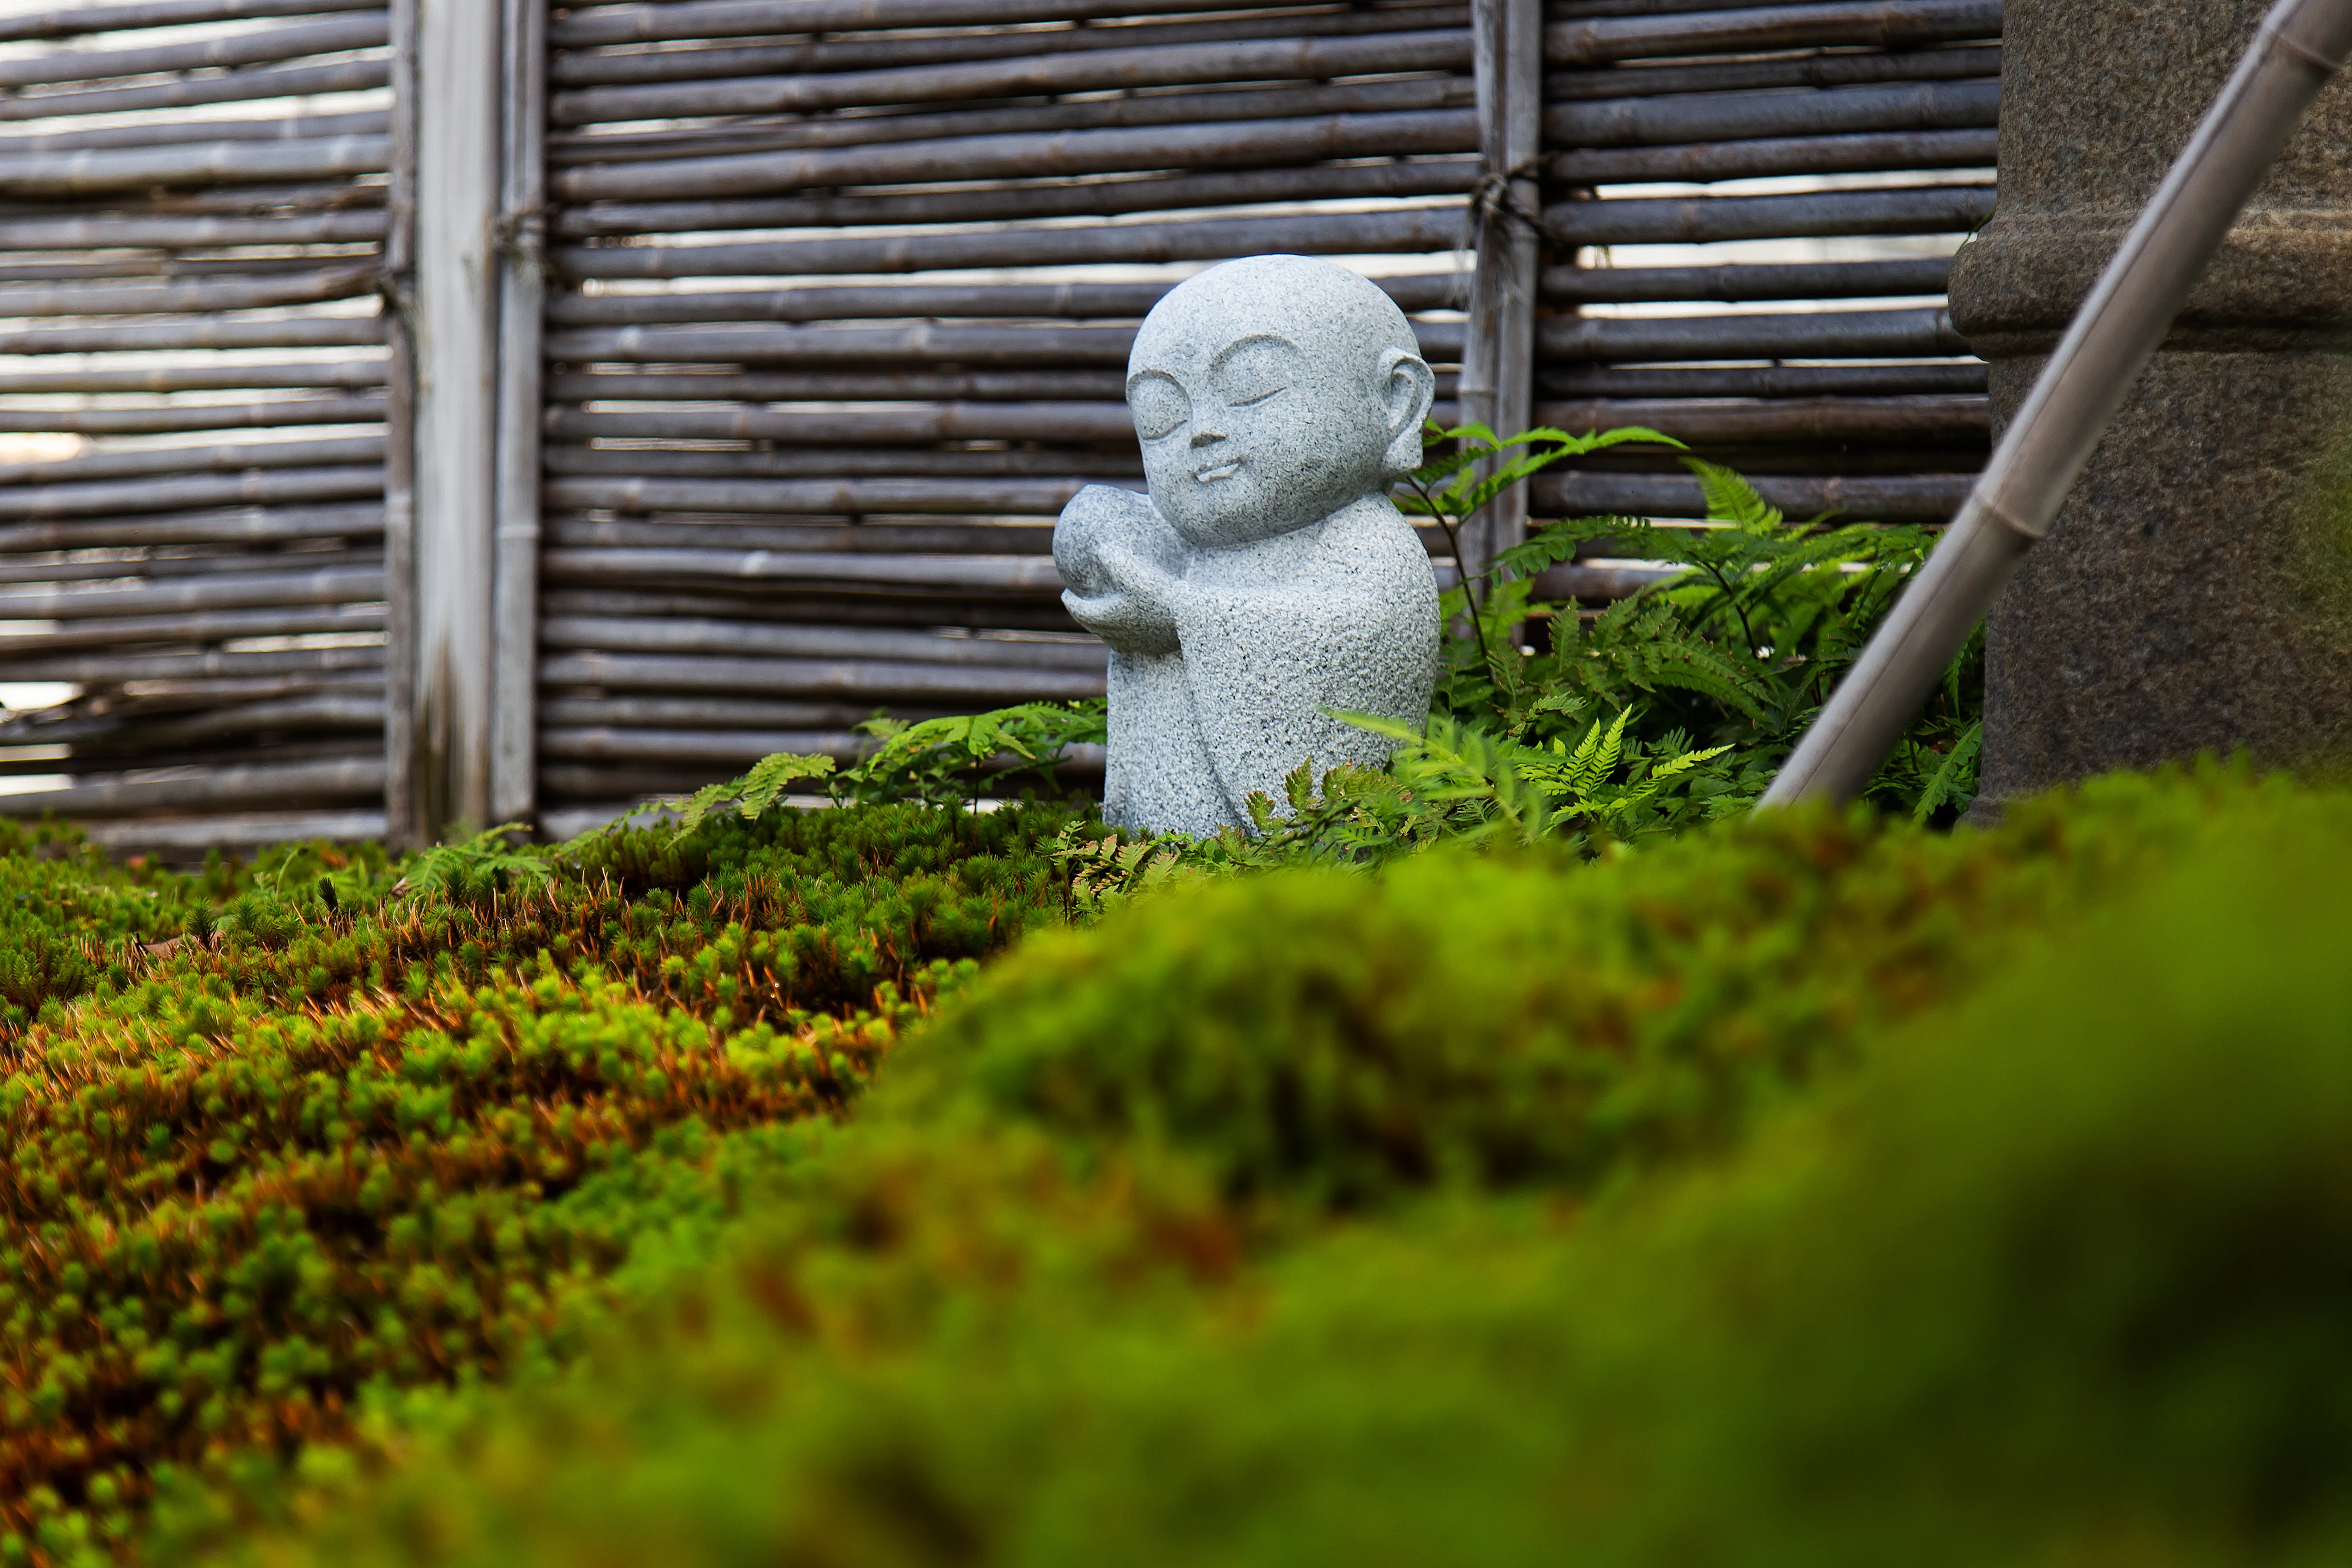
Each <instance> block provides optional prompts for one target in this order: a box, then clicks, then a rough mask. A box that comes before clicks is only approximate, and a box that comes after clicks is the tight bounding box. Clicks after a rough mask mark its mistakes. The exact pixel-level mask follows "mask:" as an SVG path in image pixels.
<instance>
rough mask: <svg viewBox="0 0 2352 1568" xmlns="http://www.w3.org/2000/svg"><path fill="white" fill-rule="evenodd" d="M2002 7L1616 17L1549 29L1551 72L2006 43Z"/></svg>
mask: <svg viewBox="0 0 2352 1568" xmlns="http://www.w3.org/2000/svg"><path fill="white" fill-rule="evenodd" d="M2000 6H2001V0H1831V3H1830V4H1826V5H1774V6H1767V7H1763V8H1760V9H1756V10H1721V11H1706V12H1700V13H1698V14H1696V15H1689V16H1612V17H1601V18H1594V19H1591V20H1587V21H1575V22H1556V23H1554V24H1552V25H1551V26H1548V27H1546V28H1545V29H1544V64H1546V65H1548V66H1554V67H1558V66H1575V67H1591V66H1608V65H1616V64H1619V63H1621V62H1622V61H1626V60H1643V59H1660V58H1674V57H1677V56H1687V55H1739V54H1760V53H1763V52H1765V51H1766V50H1770V49H1820V48H1853V47H1864V48H1878V49H1916V48H1923V47H1927V46H1929V45H1932V44H1948V43H1958V42H1961V41H1964V40H1969V39H1977V38H1997V37H2000Z"/></svg>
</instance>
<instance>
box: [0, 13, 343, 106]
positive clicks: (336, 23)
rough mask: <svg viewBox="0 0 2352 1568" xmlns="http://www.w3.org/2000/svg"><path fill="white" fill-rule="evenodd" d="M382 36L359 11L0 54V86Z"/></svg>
mask: <svg viewBox="0 0 2352 1568" xmlns="http://www.w3.org/2000/svg"><path fill="white" fill-rule="evenodd" d="M387 38H388V33H387V30H386V23H385V20H384V15H383V12H381V11H369V12H362V13H361V14H360V15H358V16H345V17H339V18H337V19H335V20H333V21H326V22H289V23H287V24H286V25H284V26H276V27H256V28H254V29H252V30H251V31H248V32H235V33H215V34H213V35H211V36H210V37H201V38H191V39H188V40H185V41H184V42H177V43H169V44H140V45H135V46H133V47H130V48H124V49H61V50H58V51H56V52H54V53H49V54H38V55H20V56H18V57H16V58H13V59H0V89H9V90H15V89H22V88H27V87H43V86H49V85H52V84H56V83H60V82H75V83H79V82H91V81H101V80H104V79H107V78H110V77H127V76H160V75H162V74H163V73H164V72H166V71H188V70H215V69H218V68H222V67H225V66H251V65H261V64H265V63H270V62H275V61H278V60H290V59H299V58H302V57H304V56H306V55H336V54H343V53H346V52H347V51H350V50H352V49H372V48H378V47H382V46H383V44H384V43H385V42H386V41H387Z"/></svg>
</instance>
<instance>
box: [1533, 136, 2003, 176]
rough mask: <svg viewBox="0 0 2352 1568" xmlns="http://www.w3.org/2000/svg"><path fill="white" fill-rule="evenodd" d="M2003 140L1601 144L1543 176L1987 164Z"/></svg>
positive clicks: (1563, 159) (1557, 162)
mask: <svg viewBox="0 0 2352 1568" xmlns="http://www.w3.org/2000/svg"><path fill="white" fill-rule="evenodd" d="M1998 139H1999V132H1995V131H1993V130H1992V129H1990V127H1988V128H1987V129H1985V130H1982V131H1916V132H1909V131H1905V132H1884V133H1880V134H1874V135H1863V136H1787V137H1771V138H1767V139H1764V140H1759V141H1755V142H1699V143H1696V144H1695V145H1685V146H1681V147H1596V148H1591V149H1589V150H1587V151H1583V152H1577V153H1558V154H1556V155H1554V156H1552V157H1551V158H1549V159H1547V160H1545V163H1544V176H1545V178H1547V179H1549V180H1552V181H1555V182H1557V183H1559V184H1565V185H1609V184H1639V183H1642V182H1644V181H1668V180H1672V181H1690V182H1694V183H1703V182H1706V181H1710V180H1752V179H1760V178H1764V177H1767V176H1775V175H1795V174H1856V173H1863V172H1874V171H1880V170H1889V171H1893V170H1903V171H1908V170H1915V169H1990V168H1991V167H1992V166H1993V158H1994V153H1995V151H1996V149H1997V145H1998Z"/></svg>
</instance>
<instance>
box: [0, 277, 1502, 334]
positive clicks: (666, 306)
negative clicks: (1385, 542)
mask: <svg viewBox="0 0 2352 1568" xmlns="http://www.w3.org/2000/svg"><path fill="white" fill-rule="evenodd" d="M1371 281H1372V282H1373V283H1374V284H1375V285H1376V286H1378V287H1379V289H1381V292H1382V293H1384V294H1386V295H1387V296H1388V297H1389V298H1390V299H1391V300H1395V301H1396V302H1397V305H1398V307H1399V308H1400V309H1402V310H1408V311H1411V310H1444V309H1447V308H1449V307H1457V306H1459V305H1460V304H1461V302H1462V292H1461V290H1462V280H1461V279H1460V278H1458V277H1457V276H1455V275H1454V273H1451V272H1437V273H1424V274H1419V275H1412V276H1405V277H1396V278H1376V279H1372V280H1371ZM1175 286H1176V285H1175V283H1174V282H1173V281H1169V282H1150V283H911V284H903V285H901V284H884V285H880V286H860V285H856V284H834V285H830V286H826V287H820V288H814V289H760V290H757V291H748V290H739V289H724V290H721V289H695V290H692V291H688V292H677V293H667V294H566V295H563V296H561V297H560V298H558V299H556V300H552V301H551V302H550V305H549V309H548V312H547V319H548V321H549V322H550V324H551V325H556V326H644V325H650V324H654V323H658V322H665V321H693V322H698V323H700V322H710V321H881V320H887V319H890V318H893V317H900V316H924V317H929V318H933V319H936V318H939V317H943V316H966V317H988V316H1049V317H1050V316H1076V317H1088V318H1118V319H1125V320H1130V321H1132V320H1139V319H1140V318H1141V317H1143V316H1144V315H1146V314H1148V313H1149V312H1150V310H1151V308H1152V307H1153V306H1154V305H1157V304H1158V303H1160V300H1161V299H1162V298H1164V297H1165V296H1166V294H1167V293H1168V290H1170V289H1173V288H1174V287H1175ZM5 297H6V293H5V290H0V300H5Z"/></svg>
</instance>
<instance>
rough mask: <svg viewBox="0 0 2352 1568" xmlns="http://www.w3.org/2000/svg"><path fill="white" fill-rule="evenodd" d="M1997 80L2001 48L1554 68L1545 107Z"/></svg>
mask: <svg viewBox="0 0 2352 1568" xmlns="http://www.w3.org/2000/svg"><path fill="white" fill-rule="evenodd" d="M1999 76H2000V45H1998V44H1987V45H1984V46H1981V47H1974V48H1969V47H1950V48H1941V49H1922V50H1919V51H1917V52H1916V53H1905V54H1893V55H1889V54H1823V55H1811V54H1809V55H1793V56H1791V55H1782V56H1778V57H1772V58H1764V59H1747V60H1718V61H1709V62H1707V63H1706V64H1704V65H1671V66H1643V68H1641V69H1639V70H1630V71H1629V70H1622V69H1618V68H1614V67H1612V68H1607V69H1603V70H1563V71H1553V72H1551V73H1550V74H1549V75H1548V76H1546V77H1545V78H1544V101H1545V102H1547V103H1578V102H1590V101H1592V100H1599V99H1611V98H1653V97H1658V96H1661V95H1668V94H1671V95H1675V96H1680V95H1684V94H1690V93H1730V92H1756V91H1762V90H1764V89H1770V88H1790V87H1811V88H1838V87H1861V86H1865V85H1868V84H1872V83H1882V82H1890V81H1960V80H1964V79H1969V78H1972V77H1989V78H1998V77H1999Z"/></svg>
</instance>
